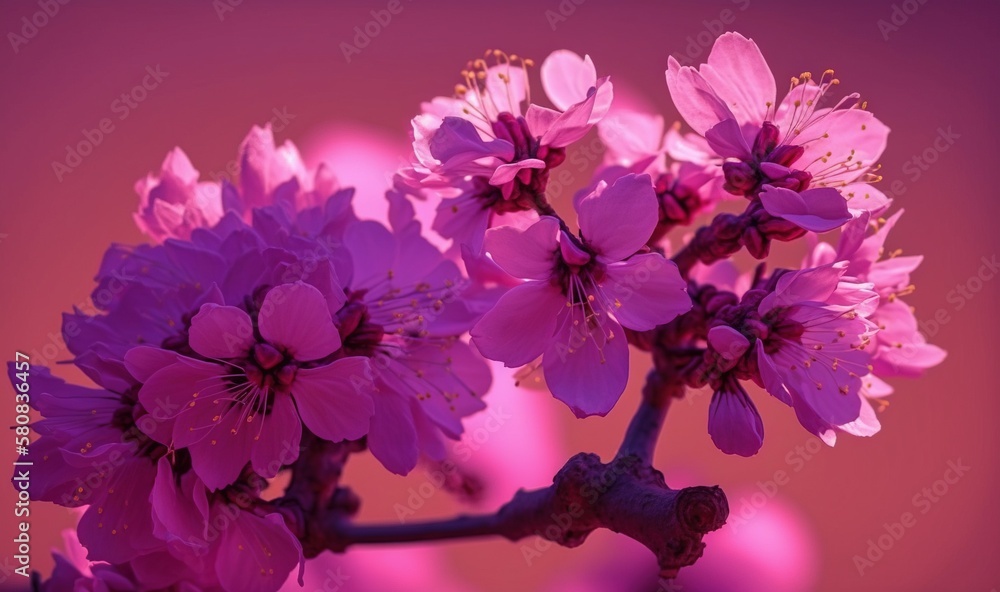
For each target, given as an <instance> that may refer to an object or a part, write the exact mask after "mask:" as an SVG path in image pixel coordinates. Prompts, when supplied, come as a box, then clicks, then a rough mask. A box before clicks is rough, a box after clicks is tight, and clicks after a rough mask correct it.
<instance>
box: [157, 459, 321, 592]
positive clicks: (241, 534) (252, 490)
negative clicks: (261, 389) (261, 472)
mask: <svg viewBox="0 0 1000 592" xmlns="http://www.w3.org/2000/svg"><path fill="white" fill-rule="evenodd" d="M263 485H265V483H264V482H263V481H262V480H259V479H258V480H257V482H256V484H253V483H250V484H247V483H240V484H239V486H234V487H231V488H227V489H225V490H222V491H216V492H211V491H209V490H208V487H207V486H206V484H205V483H203V482H202V481H201V480H200V479H199V478H198V476H197V475H196V474H195V473H192V472H190V471H188V472H185V473H183V474H182V475H177V474H175V472H174V469H173V467H172V466H171V464H170V461H169V459H168V458H167V457H163V458H161V459H160V460H159V463H158V465H157V474H156V479H155V484H154V486H153V495H152V498H151V500H152V504H153V515H154V517H155V521H156V524H157V535H158V536H159V537H161V538H162V539H163V540H165V541H168V542H170V543H171V545H172V547H171V552H172V553H173V554H174V556H175V557H177V558H178V559H180V560H182V561H183V562H184V564H187V565H190V566H192V568H194V569H197V571H198V572H199V573H201V574H211V576H213V577H214V578H215V579H217V581H218V586H219V587H221V589H222V590H225V591H226V592H244V591H246V592H275V591H276V590H278V589H279V588H280V587H281V585H282V584H283V583H284V582H285V580H286V579H288V576H289V574H290V573H291V572H292V570H294V569H295V568H296V567H298V568H299V569H298V581H299V585H301V584H302V577H303V568H304V565H305V560H304V558H303V556H302V545H301V543H300V542H299V540H298V538H296V537H295V535H293V534H292V532H291V531H290V530H289V529H288V527H287V526H286V525H285V520H284V518H283V517H282V515H281V514H280V513H277V512H274V511H273V510H272V509H269V508H265V507H258V505H259V501H260V500H259V498H257V497H256V495H257V494H258V493H259V489H261V488H262V486H263ZM172 563H173V561H169V560H167V561H166V562H165V563H161V566H160V567H161V569H162V568H164V567H171V564H172ZM154 569H155V568H154ZM151 571H152V570H151ZM154 575H155V574H153V573H150V574H147V575H145V577H143V578H142V581H143V582H144V583H147V582H150V580H151V578H152V577H154ZM161 577H162V576H161ZM215 588H216V587H215V586H212V589H215Z"/></svg>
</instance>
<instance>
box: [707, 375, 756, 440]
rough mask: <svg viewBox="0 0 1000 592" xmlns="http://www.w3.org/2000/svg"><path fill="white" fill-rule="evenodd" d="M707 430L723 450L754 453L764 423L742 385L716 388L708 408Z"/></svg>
mask: <svg viewBox="0 0 1000 592" xmlns="http://www.w3.org/2000/svg"><path fill="white" fill-rule="evenodd" d="M708 433H709V434H710V435H711V436H712V442H714V443H715V445H716V446H717V447H718V448H719V450H721V451H723V452H725V453H726V454H738V455H740V456H753V455H755V454H757V452H758V451H759V450H760V447H761V446H762V445H763V444H764V423H763V422H762V421H761V419H760V414H759V413H757V408H756V407H755V406H754V404H753V401H751V400H750V397H748V396H747V393H746V391H744V390H743V389H742V388H741V387H739V386H736V387H735V388H731V389H729V388H726V389H723V390H719V391H716V392H715V394H714V395H713V396H712V403H711V405H709V408H708Z"/></svg>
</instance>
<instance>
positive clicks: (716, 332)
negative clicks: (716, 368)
mask: <svg viewBox="0 0 1000 592" xmlns="http://www.w3.org/2000/svg"><path fill="white" fill-rule="evenodd" d="M708 344H709V345H711V346H712V349H713V350H715V352H716V353H717V354H719V355H720V356H722V358H723V359H725V360H730V361H732V360H735V359H737V358H740V357H742V356H743V354H745V353H746V351H747V350H748V349H750V340H748V339H747V338H746V336H745V335H743V334H742V333H740V332H739V331H737V330H736V329H733V328H732V327H728V326H726V325H717V326H715V327H712V328H711V329H709V330H708Z"/></svg>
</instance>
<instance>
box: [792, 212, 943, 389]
mask: <svg viewBox="0 0 1000 592" xmlns="http://www.w3.org/2000/svg"><path fill="white" fill-rule="evenodd" d="M902 215H903V210H900V211H898V212H896V213H895V214H893V215H892V216H890V217H889V218H888V220H881V222H882V224H881V225H879V223H878V222H874V221H871V217H869V216H868V215H862V216H860V217H858V218H856V219H854V220H852V221H851V222H849V223H848V224H847V225H846V226H845V227H844V232H843V233H842V234H841V236H840V241H839V243H838V244H837V248H836V249H834V248H833V247H832V246H831V245H829V244H826V243H819V244H817V245H816V246H815V247H814V248H813V251H812V253H811V254H810V257H809V260H808V263H809V264H811V265H822V264H824V263H829V262H833V261H846V262H847V268H846V271H845V274H846V275H849V276H853V277H855V278H857V279H858V280H859V281H862V282H871V283H872V284H873V286H874V288H873V289H874V291H875V292H876V293H878V295H879V303H878V308H876V309H875V312H874V313H873V314H872V316H871V320H872V321H873V322H875V324H877V325H878V327H879V331H878V333H877V334H876V336H875V350H874V354H873V356H872V371H873V372H872V373H870V374H869V375H868V376H866V377H865V383H866V388H865V392H866V394H872V395H873V396H877V397H882V396H885V395H887V394H890V393H891V392H892V387H890V386H889V385H888V384H885V383H884V382H882V381H881V380H880V378H879V377H892V376H906V377H917V376H920V375H922V374H923V373H924V371H925V370H926V369H928V368H930V367H932V366H936V365H938V364H940V363H941V362H942V361H944V358H945V356H946V355H947V353H946V352H945V351H944V350H943V349H941V348H940V347H938V346H936V345H933V344H930V343H928V342H927V339H926V338H925V337H924V336H923V334H922V333H921V332H920V330H919V328H918V326H917V319H916V317H915V316H914V315H913V311H912V310H911V308H910V306H909V305H907V304H906V303H905V302H904V301H903V300H902V297H905V296H907V295H909V294H910V293H912V292H913V290H914V289H915V288H914V286H913V284H912V283H911V281H910V274H911V273H912V272H913V271H914V270H915V269H916V268H917V267H918V266H919V265H920V263H921V262H922V261H923V256H920V255H909V256H902V255H901V251H886V249H885V241H886V238H887V237H888V234H889V232H890V231H891V230H892V228H893V227H894V226H895V225H896V223H897V222H898V221H899V218H900V216H902ZM872 224H874V225H875V227H876V230H875V231H874V232H872V233H871V234H868V230H869V228H871V227H872Z"/></svg>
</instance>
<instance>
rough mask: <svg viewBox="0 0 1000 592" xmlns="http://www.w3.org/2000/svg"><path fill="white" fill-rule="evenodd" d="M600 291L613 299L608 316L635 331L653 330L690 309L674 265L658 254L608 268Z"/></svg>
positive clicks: (685, 290)
mask: <svg viewBox="0 0 1000 592" xmlns="http://www.w3.org/2000/svg"><path fill="white" fill-rule="evenodd" d="M601 288H602V289H603V290H604V292H605V293H606V294H607V297H608V299H613V300H612V308H611V313H612V314H614V315H615V318H616V319H618V322H620V323H621V324H622V326H624V327H628V328H629V329H632V330H635V331H647V330H649V329H653V328H655V327H656V326H657V325H662V324H664V323H667V322H669V321H671V320H673V318H674V317H676V316H677V315H679V314H682V313H685V312H687V311H689V310H691V298H690V297H688V295H687V282H686V281H684V279H682V278H681V274H680V272H679V271H678V270H677V265H676V264H674V263H673V262H672V261H668V260H666V259H664V258H663V256H662V255H660V254H659V253H647V254H645V255H635V256H633V257H631V258H629V259H628V260H627V261H622V262H619V263H612V264H611V265H608V267H607V281H606V282H604V283H602V285H601Z"/></svg>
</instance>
